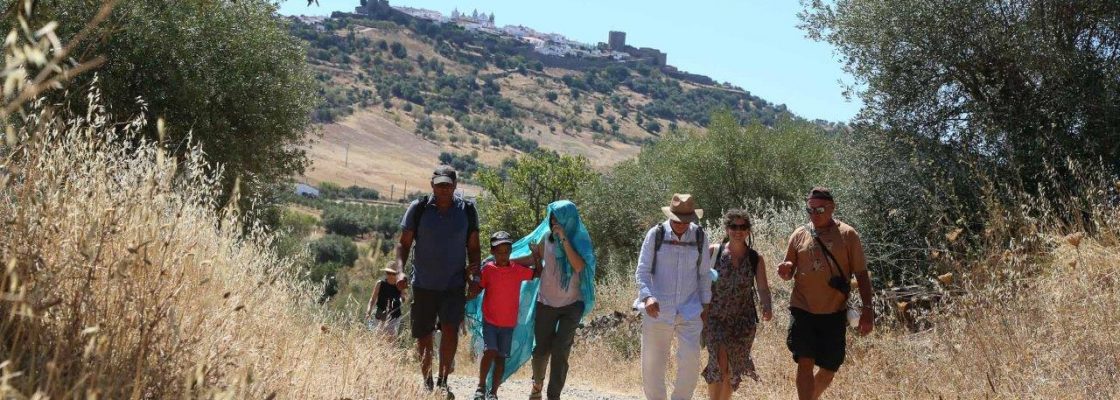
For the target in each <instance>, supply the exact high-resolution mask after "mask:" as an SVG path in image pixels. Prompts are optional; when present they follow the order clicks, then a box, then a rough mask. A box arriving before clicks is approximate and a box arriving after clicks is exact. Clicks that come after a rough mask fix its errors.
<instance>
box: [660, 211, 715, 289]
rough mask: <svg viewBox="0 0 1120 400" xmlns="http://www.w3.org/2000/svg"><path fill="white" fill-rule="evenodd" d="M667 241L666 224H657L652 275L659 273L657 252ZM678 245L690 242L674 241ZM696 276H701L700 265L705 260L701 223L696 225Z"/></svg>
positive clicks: (698, 277)
mask: <svg viewBox="0 0 1120 400" xmlns="http://www.w3.org/2000/svg"><path fill="white" fill-rule="evenodd" d="M664 243H665V224H664V223H660V224H657V234H656V235H655V236H654V237H653V264H652V265H651V266H650V269H649V273H650V275H653V274H656V273H657V252H658V251H660V250H661V245H662V244H664ZM674 244H678V245H689V244H692V243H689V242H680V243H674ZM695 245H696V277H697V279H700V278H701V272H700V267H701V265H700V264H701V263H703V262H704V228H703V227H701V226H700V225H699V224H697V225H696V243H695Z"/></svg>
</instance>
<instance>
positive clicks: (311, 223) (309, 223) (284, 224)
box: [273, 209, 319, 258]
mask: <svg viewBox="0 0 1120 400" xmlns="http://www.w3.org/2000/svg"><path fill="white" fill-rule="evenodd" d="M318 224H319V220H318V219H316V218H315V217H313V216H311V215H307V214H304V213H301V212H296V211H292V210H288V209H284V210H282V211H281V213H280V222H279V224H278V225H277V231H278V233H279V234H278V235H277V238H276V241H275V242H273V248H275V249H276V253H277V254H279V255H280V257H297V258H298V257H301V255H302V253H303V251H304V250H305V249H306V247H305V246H304V240H306V239H307V237H308V236H309V235H311V232H313V231H314V230H315V227H316V226H318Z"/></svg>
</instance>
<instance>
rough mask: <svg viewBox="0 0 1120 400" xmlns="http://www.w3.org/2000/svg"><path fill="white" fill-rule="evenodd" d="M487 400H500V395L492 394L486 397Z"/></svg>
mask: <svg viewBox="0 0 1120 400" xmlns="http://www.w3.org/2000/svg"><path fill="white" fill-rule="evenodd" d="M486 400H498V394H497V393H490V394H488V395H486Z"/></svg>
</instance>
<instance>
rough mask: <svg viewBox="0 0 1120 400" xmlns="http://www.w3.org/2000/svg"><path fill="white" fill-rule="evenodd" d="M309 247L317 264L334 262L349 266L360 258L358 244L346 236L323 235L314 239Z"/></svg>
mask: <svg viewBox="0 0 1120 400" xmlns="http://www.w3.org/2000/svg"><path fill="white" fill-rule="evenodd" d="M308 247H309V248H310V249H311V255H312V257H313V259H314V260H315V263H316V264H325V263H334V264H337V265H341V266H344V267H349V266H352V265H354V261H357V260H358V246H357V245H355V244H354V241H352V240H350V238H348V237H345V236H339V235H327V236H323V237H321V238H319V239H316V240H314V241H312V242H311V244H309V245H308Z"/></svg>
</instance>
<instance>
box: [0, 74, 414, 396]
mask: <svg viewBox="0 0 1120 400" xmlns="http://www.w3.org/2000/svg"><path fill="white" fill-rule="evenodd" d="M91 99H93V101H96V94H94V95H93V96H91ZM31 111H32V113H30V114H29V115H30V116H29V117H27V118H26V119H24V121H23V122H22V123H21V125H20V126H22V128H21V129H20V130H19V131H17V132H16V134H15V137H16V139H15V140H14V141H13V142H14V143H15V144H14V145H13V146H8V147H5V148H4V152H3V153H4V154H5V158H4V159H3V164H2V168H3V170H4V171H5V175H4V184H3V186H2V187H0V199H2V201H0V216H3V223H4V227H5V228H4V229H3V230H0V243H2V245H0V260H3V262H4V265H5V266H6V268H5V269H4V272H3V279H2V284H3V285H2V286H3V288H4V291H3V295H2V296H3V297H2V301H0V337H2V338H3V340H2V342H0V358H2V359H3V360H4V361H3V377H2V378H0V382H2V385H0V395H3V396H5V398H20V397H23V396H32V395H35V394H39V395H43V396H47V397H51V398H66V397H101V398H169V397H189V398H193V397H237V398H268V397H277V398H338V397H345V396H353V397H364V398H378V397H380V398H387V397H389V396H392V397H397V396H405V397H410V396H412V397H414V396H416V395H418V394H417V393H418V392H417V391H416V390H417V388H416V386H415V380H414V379H409V378H408V377H407V376H402V375H395V374H393V371H394V370H396V369H397V368H398V365H399V361H400V360H401V359H402V357H403V354H402V353H401V352H400V351H396V350H393V349H389V348H383V347H382V346H378V345H376V344H375V343H376V342H377V339H376V338H375V337H373V336H372V335H371V334H369V333H366V332H365V331H364V330H362V329H360V328H359V327H356V326H349V325H340V324H339V323H338V321H339V319H338V318H337V316H336V315H334V314H332V313H330V312H327V311H324V310H322V309H320V308H318V307H316V306H315V299H316V297H317V294H318V293H317V290H315V288H311V287H306V286H303V285H301V284H298V283H296V282H299V280H298V279H295V278H294V277H293V276H292V274H293V273H294V272H295V269H294V268H293V267H292V265H291V260H287V259H280V258H278V257H277V256H276V255H275V254H276V253H275V251H274V250H273V249H272V247H271V243H270V241H271V240H272V237H271V236H269V235H268V234H265V233H263V231H262V230H261V229H259V228H253V229H249V230H248V232H246V231H245V230H243V228H242V224H241V223H240V222H239V221H237V220H236V218H235V213H234V212H230V210H226V209H224V208H222V207H221V205H219V204H215V203H214V202H213V200H212V199H213V198H215V196H214V195H215V193H216V192H217V189H218V188H217V187H216V186H215V182H216V180H215V177H214V175H213V174H211V173H210V171H208V168H207V167H206V166H205V164H204V163H203V160H202V154H201V153H200V152H199V151H195V152H192V153H190V156H188V157H186V158H185V159H182V160H175V159H172V158H170V157H167V156H165V153H164V151H163V150H162V149H161V148H160V146H159V145H158V144H156V143H150V142H145V141H143V140H141V139H138V138H139V136H138V135H136V134H135V133H136V131H137V130H138V129H140V128H141V127H143V126H144V121H143V119H134V120H132V121H131V123H128V124H124V125H119V124H112V123H110V121H113V119H112V118H111V117H110V116H109V115H107V114H93V115H89V116H84V117H80V118H79V117H72V118H62V117H58V116H55V117H49V115H48V111H47V110H46V109H45V108H43V107H42V106H41V105H39V106H35V107H33V108H32V110H31Z"/></svg>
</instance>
